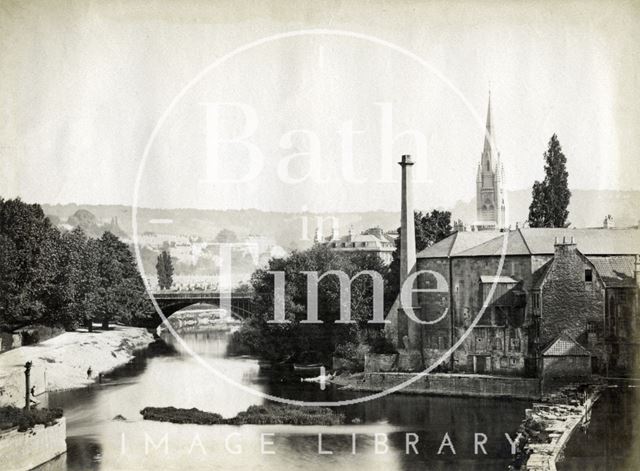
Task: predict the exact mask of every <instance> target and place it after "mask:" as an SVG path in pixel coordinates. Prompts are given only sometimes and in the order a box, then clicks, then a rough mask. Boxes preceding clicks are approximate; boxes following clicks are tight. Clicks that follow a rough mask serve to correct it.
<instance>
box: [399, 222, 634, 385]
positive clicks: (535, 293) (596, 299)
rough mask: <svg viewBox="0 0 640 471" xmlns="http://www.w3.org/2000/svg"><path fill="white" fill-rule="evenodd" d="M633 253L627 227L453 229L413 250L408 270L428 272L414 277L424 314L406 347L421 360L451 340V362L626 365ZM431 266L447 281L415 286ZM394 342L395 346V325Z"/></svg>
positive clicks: (481, 366) (432, 279)
mask: <svg viewBox="0 0 640 471" xmlns="http://www.w3.org/2000/svg"><path fill="white" fill-rule="evenodd" d="M503 253H504V257H502V254H503ZM639 253H640V231H639V230H638V229H635V228H634V229H531V228H529V229H517V230H515V231H508V232H502V233H498V232H488V231H487V232H456V233H454V234H452V235H451V236H449V237H447V238H446V239H444V240H442V241H440V242H438V243H436V244H434V245H432V246H431V247H429V248H427V249H425V250H423V251H422V252H420V253H419V254H418V255H417V270H419V271H422V270H430V271H431V273H422V274H420V276H419V277H418V281H417V286H416V287H417V288H418V289H420V290H423V291H422V292H419V293H418V298H417V306H418V309H415V311H416V313H417V315H418V316H419V318H420V319H421V320H422V321H423V322H424V321H426V322H433V323H432V324H427V325H421V326H420V327H419V331H420V334H419V336H418V338H419V340H418V341H417V342H416V341H414V342H412V343H413V345H411V348H412V349H413V350H417V351H419V352H420V356H421V358H422V363H423V365H429V364H431V363H432V362H433V361H436V360H437V359H439V358H441V357H442V355H444V354H445V353H446V352H447V350H449V349H450V348H451V347H452V346H455V347H456V348H455V351H454V352H453V354H452V355H451V357H450V359H449V360H448V361H447V362H445V364H444V368H445V369H447V370H449V371H457V372H467V373H490V374H500V375H518V376H534V375H547V374H548V375H552V374H556V373H558V372H562V374H563V375H567V374H569V373H575V374H577V375H580V374H584V371H585V366H584V365H585V364H586V362H588V364H589V368H588V369H589V370H593V371H597V372H602V373H607V372H608V373H611V371H613V370H616V371H629V369H630V368H631V365H632V360H633V358H634V357H635V356H636V355H637V352H638V343H637V340H638V335H639V334H640V321H639V320H638V286H639V284H640V260H638V258H637V254H639ZM433 272H435V273H438V274H439V275H441V279H444V280H447V288H446V290H444V291H442V292H435V291H424V290H429V289H431V290H433V289H434V288H435V286H436V283H437V280H436V276H435V275H433ZM400 317H402V315H398V314H396V315H395V317H392V318H390V319H391V320H392V321H395V322H398V323H400V324H401V323H402V322H403V321H401V320H396V319H399V318H400ZM436 321H437V322H436ZM410 322H411V321H410ZM391 330H392V331H393V329H391ZM396 342H397V344H398V345H399V346H400V347H402V346H403V342H402V338H401V337H400V336H399V335H398V334H397V335H396ZM570 344H571V345H570ZM563 351H564V352H566V354H565V355H562V354H561V353H562V352H563ZM585 352H588V353H587V354H586V355H585ZM578 357H579V358H578ZM551 360H553V361H551ZM550 364H553V368H551V367H549V368H548V369H547V371H546V372H545V365H550ZM576 365H581V366H580V368H577V367H576Z"/></svg>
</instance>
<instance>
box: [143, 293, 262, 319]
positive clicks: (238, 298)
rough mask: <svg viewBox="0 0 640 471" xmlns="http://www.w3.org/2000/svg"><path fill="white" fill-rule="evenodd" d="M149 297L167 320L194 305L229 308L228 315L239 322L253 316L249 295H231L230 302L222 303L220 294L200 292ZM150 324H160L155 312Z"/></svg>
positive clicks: (157, 294)
mask: <svg viewBox="0 0 640 471" xmlns="http://www.w3.org/2000/svg"><path fill="white" fill-rule="evenodd" d="M150 295H151V296H153V297H154V299H155V301H156V303H157V304H158V307H160V310H161V311H162V314H164V316H165V317H167V318H168V317H169V316H171V315H172V314H175V313H176V312H178V311H180V310H182V309H185V308H187V307H189V306H193V305H196V304H208V305H211V306H214V309H216V308H218V309H223V308H227V307H229V308H230V309H229V311H230V312H229V314H230V315H231V316H232V317H234V318H235V319H238V320H241V321H243V320H245V319H246V318H247V317H249V316H251V315H252V314H253V302H252V297H251V296H250V295H232V296H231V299H230V302H229V300H228V299H224V302H222V301H223V300H222V298H221V296H220V293H209V292H202V291H200V292H198V291H159V292H156V293H150ZM151 323H154V324H155V325H156V326H157V325H160V324H162V319H161V318H160V315H159V314H158V313H157V312H155V310H154V315H153V316H152V319H151Z"/></svg>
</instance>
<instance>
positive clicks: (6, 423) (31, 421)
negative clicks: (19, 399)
mask: <svg viewBox="0 0 640 471" xmlns="http://www.w3.org/2000/svg"><path fill="white" fill-rule="evenodd" d="M60 417H62V409H31V410H29V411H25V410H24V409H21V408H18V407H14V406H6V407H0V430H1V429H8V428H12V427H16V426H17V427H18V432H25V431H27V430H29V429H30V428H33V426H35V425H38V424H42V425H44V426H46V427H48V426H49V425H53V424H54V423H56V420H57V419H59V418H60Z"/></svg>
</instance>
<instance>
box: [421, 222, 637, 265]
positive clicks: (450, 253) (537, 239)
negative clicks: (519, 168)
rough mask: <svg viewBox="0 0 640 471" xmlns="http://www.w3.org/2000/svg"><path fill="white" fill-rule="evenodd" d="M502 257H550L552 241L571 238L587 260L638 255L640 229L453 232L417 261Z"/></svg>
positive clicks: (423, 251) (427, 250) (529, 229)
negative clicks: (594, 257) (505, 240)
mask: <svg viewBox="0 0 640 471" xmlns="http://www.w3.org/2000/svg"><path fill="white" fill-rule="evenodd" d="M505 234H506V237H507V247H506V251H505V255H553V254H554V251H555V247H554V244H555V241H556V238H557V239H558V240H562V238H563V237H566V238H567V240H568V239H570V238H571V237H573V239H574V241H575V243H576V244H577V246H578V249H579V250H580V252H581V253H583V254H584V255H587V256H597V255H612V256H613V255H635V254H640V229H636V228H628V229H602V228H596V229H562V228H535V229H534V228H527V229H517V230H515V231H509V232H506V233H505V232H494V231H477V232H466V231H465V232H454V233H453V234H452V235H450V236H449V237H447V238H446V239H443V240H441V241H440V242H438V243H436V244H433V245H432V246H431V247H427V248H426V249H424V250H422V251H421V252H420V253H418V258H447V257H482V256H484V257H491V256H494V257H495V256H498V257H499V256H500V255H501V254H502V249H503V244H504V237H505Z"/></svg>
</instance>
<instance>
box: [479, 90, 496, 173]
mask: <svg viewBox="0 0 640 471" xmlns="http://www.w3.org/2000/svg"><path fill="white" fill-rule="evenodd" d="M497 155H498V149H497V148H496V136H495V130H494V129H493V117H492V115H491V90H489V104H488V105H487V124H486V126H485V135H484V148H483V149H482V157H483V159H482V160H483V161H486V160H488V161H489V162H490V166H491V168H492V169H493V168H494V165H495V164H496V162H497ZM483 163H485V162H483ZM485 165H486V164H485Z"/></svg>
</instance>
